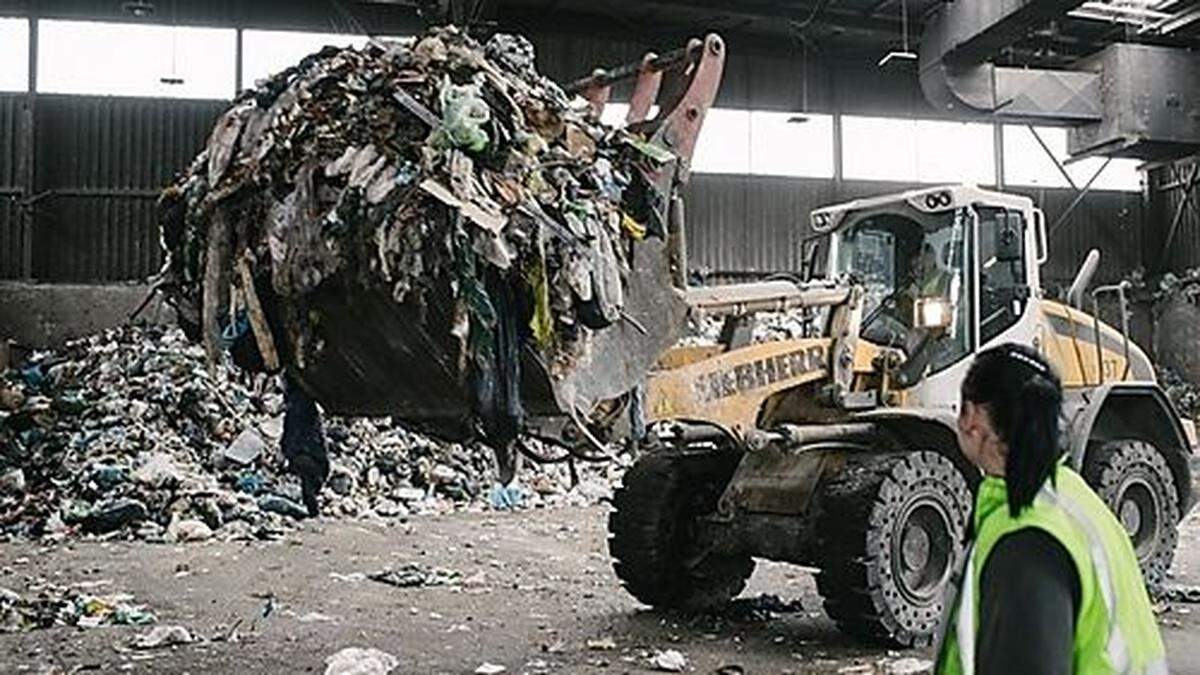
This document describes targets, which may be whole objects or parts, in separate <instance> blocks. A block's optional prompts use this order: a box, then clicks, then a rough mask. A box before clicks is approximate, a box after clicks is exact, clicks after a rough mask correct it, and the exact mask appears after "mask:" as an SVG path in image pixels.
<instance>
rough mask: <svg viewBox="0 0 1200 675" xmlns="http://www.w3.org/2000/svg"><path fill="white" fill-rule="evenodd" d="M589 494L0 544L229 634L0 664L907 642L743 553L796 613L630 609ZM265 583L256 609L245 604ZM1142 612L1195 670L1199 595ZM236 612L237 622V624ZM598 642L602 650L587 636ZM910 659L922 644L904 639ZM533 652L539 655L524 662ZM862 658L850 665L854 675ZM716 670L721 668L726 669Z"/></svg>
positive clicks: (464, 668)
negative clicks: (203, 531) (886, 638)
mask: <svg viewBox="0 0 1200 675" xmlns="http://www.w3.org/2000/svg"><path fill="white" fill-rule="evenodd" d="M605 518H606V508H605V507H593V508H563V509H555V510H546V511H527V512H521V513H515V514H454V515H446V516H428V517H419V518H413V519H412V520H411V521H409V522H408V523H406V524H402V525H396V526H392V527H383V526H378V525H368V524H355V523H345V522H337V523H335V522H316V523H312V524H309V525H307V526H306V527H305V529H303V530H302V531H299V532H297V533H295V534H293V535H290V536H288V537H287V538H286V539H285V540H284V541H281V542H275V543H254V544H243V543H217V542H210V543H205V544H191V545H187V546H170V545H150V544H144V543H125V542H118V543H78V544H74V545H70V546H57V547H53V548H45V549H43V548H41V547H38V546H33V545H29V544H4V545H0V587H9V588H15V589H18V590H19V589H22V588H23V587H24V585H25V582H26V579H27V577H28V576H30V575H33V576H44V577H47V578H48V579H49V580H51V581H53V582H55V583H59V584H66V583H71V582H78V581H97V580H111V582H112V583H111V584H110V585H107V586H105V587H104V588H105V591H104V592H117V591H125V592H131V593H134V594H135V595H136V600H137V602H144V603H148V604H149V605H150V607H151V608H152V609H153V610H154V611H155V612H156V613H157V614H158V616H159V620H160V623H164V624H181V625H184V626H186V627H188V628H189V629H190V630H192V631H193V632H195V633H198V634H200V635H203V636H205V637H206V638H212V637H213V636H216V635H220V634H225V633H228V631H229V629H230V626H232V625H235V624H238V625H239V627H238V629H237V632H238V634H239V635H240V640H238V641H236V642H224V641H212V640H211V639H210V640H206V641H204V642H200V643H197V644H192V645H184V646H178V647H174V648H168V649H163V650H157V651H149V652H140V653H134V652H130V651H129V650H128V649H127V645H128V643H129V641H130V640H131V639H132V637H133V636H134V635H136V634H137V633H138V632H140V631H142V630H144V629H140V628H136V627H123V626H121V627H105V628H92V629H87V630H81V629H74V628H56V629H50V630H41V631H35V632H29V633H23V634H16V635H0V672H2V673H8V672H25V671H37V670H39V669H43V668H45V667H46V666H48V665H53V666H57V667H58V668H61V669H62V671H66V672H70V671H72V670H73V669H79V670H84V671H87V672H154V673H185V672H186V673H202V672H204V673H208V672H215V673H249V672H256V673H306V672H311V673H321V672H323V670H324V661H325V659H326V657H328V656H329V655H330V654H333V653H334V652H336V651H338V650H339V649H342V648H344V647H348V646H361V647H375V648H379V649H382V650H384V651H387V652H390V653H392V654H394V655H395V656H397V657H398V659H399V662H400V666H399V667H398V668H397V669H396V671H394V672H400V673H472V672H474V671H475V670H476V668H477V667H479V666H480V665H481V664H482V663H484V662H485V661H486V662H490V663H493V664H498V665H503V666H505V667H506V668H507V670H506V672H507V673H522V672H541V669H538V668H530V667H529V664H531V663H532V664H534V665H535V666H539V665H542V663H544V665H545V666H546V669H547V671H548V672H552V673H626V672H630V673H636V672H646V671H647V670H648V666H647V663H648V662H647V655H649V654H652V653H653V652H654V651H655V650H659V649H676V650H678V651H680V652H682V653H683V654H684V655H686V657H687V660H688V666H689V672H695V673H713V672H715V671H717V669H719V668H720V667H722V666H732V665H737V666H741V667H742V668H743V669H744V670H743V671H741V672H746V673H836V672H838V671H839V669H843V668H846V667H847V666H851V665H854V664H863V665H868V666H874V667H878V668H879V672H886V670H885V669H884V667H885V666H883V667H881V666H880V664H886V663H887V662H894V661H895V660H896V659H898V658H903V657H905V656H909V654H897V653H895V652H892V653H890V654H889V653H888V652H887V650H885V649H881V648H879V647H871V646H865V645H860V644H855V643H854V642H853V641H852V640H850V639H848V638H846V637H844V636H843V635H841V634H839V633H838V632H837V631H836V630H835V629H834V627H833V625H832V624H831V623H830V622H829V621H828V620H827V619H826V618H824V616H823V615H821V613H820V600H819V598H818V597H817V595H816V590H815V587H814V584H813V580H812V576H811V575H810V574H808V573H807V572H805V571H804V570H802V569H799V568H795V567H790V566H786V565H779V564H773V563H760V564H759V567H758V570H757V571H756V572H755V575H754V577H753V579H752V580H751V584H750V586H749V588H748V589H747V591H746V593H745V594H744V595H748V596H754V595H758V594H762V593H775V594H778V595H781V596H782V597H783V598H784V599H785V600H790V599H795V598H799V599H800V600H801V601H802V603H803V606H804V607H805V608H806V610H808V611H806V612H802V613H799V614H789V615H785V616H784V617H782V618H779V619H775V620H772V621H769V622H766V621H760V620H753V619H745V618H743V619H741V620H717V619H711V618H708V619H694V618H686V617H680V616H674V615H663V614H659V613H655V612H652V611H649V610H646V609H645V608H642V607H640V606H639V605H638V604H637V603H636V602H635V601H634V600H633V599H632V598H630V597H629V596H628V595H626V594H625V593H624V592H623V591H622V590H621V588H620V586H619V585H618V583H617V580H616V578H615V577H614V575H613V573H612V570H611V568H610V566H609V562H608V559H607V555H606V550H605V529H604V528H605ZM410 561H415V562H420V563H422V564H424V565H428V566H433V567H441V568H448V569H452V570H457V571H459V572H461V573H462V575H463V576H464V578H465V579H466V583H464V584H463V585H461V586H457V587H446V586H442V587H422V588H397V587H392V586H388V585H384V584H381V583H378V582H374V581H369V580H360V581H354V580H346V579H344V578H342V579H339V578H338V577H337V575H348V574H352V573H355V572H366V573H370V572H375V571H378V570H380V569H382V568H384V567H388V566H389V565H390V566H396V565H398V564H401V563H404V562H410ZM1175 572H1176V579H1175V581H1177V582H1179V583H1193V584H1194V583H1200V518H1197V517H1196V516H1195V515H1193V517H1192V518H1190V519H1189V520H1188V521H1187V523H1186V524H1185V526H1184V530H1183V532H1182V533H1181V547H1180V552H1179V555H1178V556H1177V558H1176V565H1175ZM268 595H271V596H273V598H274V600H273V601H270V602H272V603H273V607H272V608H271V611H270V613H269V615H268V616H266V617H265V618H264V617H263V616H262V614H263V610H264V606H265V605H266V604H268V602H269V601H268V600H266V599H264V598H266V597H267V596H268ZM1192 609H1193V608H1191V607H1188V606H1186V605H1181V606H1177V607H1176V608H1174V609H1173V610H1171V611H1169V612H1168V613H1166V614H1164V615H1163V616H1162V617H1160V619H1161V622H1162V624H1163V634H1164V637H1165V639H1166V642H1167V649H1168V652H1169V655H1170V660H1171V665H1172V672H1174V673H1200V639H1197V638H1200V606H1197V607H1195V608H1194V609H1195V612H1194V613H1193V612H1192V611H1191V610H1192ZM238 622H240V624H239V623H238ZM605 638H611V640H612V642H615V649H609V650H597V649H589V648H588V646H587V642H588V641H589V640H603V639H605ZM911 656H916V657H923V656H926V655H925V654H922V653H914V654H911ZM539 662H542V663H539ZM872 671H873V668H867V669H865V670H864V671H859V672H872ZM727 672H739V671H736V670H731V671H727Z"/></svg>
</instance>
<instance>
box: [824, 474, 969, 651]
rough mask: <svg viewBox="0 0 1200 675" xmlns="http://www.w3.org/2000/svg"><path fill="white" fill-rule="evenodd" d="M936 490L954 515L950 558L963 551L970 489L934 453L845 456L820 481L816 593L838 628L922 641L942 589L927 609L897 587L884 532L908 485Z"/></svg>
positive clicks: (937, 612)
mask: <svg viewBox="0 0 1200 675" xmlns="http://www.w3.org/2000/svg"><path fill="white" fill-rule="evenodd" d="M919 489H934V490H937V491H938V494H940V495H941V497H942V500H943V501H944V502H945V504H946V505H947V506H948V507H950V508H948V509H947V510H948V512H950V513H951V514H955V519H954V522H953V523H952V527H953V528H954V532H953V534H954V537H955V544H954V549H953V551H954V557H953V558H952V560H951V564H952V565H953V564H954V563H956V562H957V560H958V559H959V557H961V556H962V555H963V548H964V547H963V541H964V539H965V532H966V527H967V520H968V518H969V517H970V509H971V493H970V490H969V488H968V487H967V482H966V480H965V479H964V477H963V476H962V474H961V473H959V471H958V469H957V468H955V466H954V464H952V463H951V462H950V460H949V459H947V458H946V457H944V456H943V455H940V454H938V453H935V452H929V451H923V452H910V453H894V454H872V455H851V456H850V457H849V458H848V459H847V463H846V466H845V468H844V469H843V470H842V471H841V472H840V473H838V474H836V475H835V476H833V477H832V478H831V479H830V480H829V481H828V482H827V483H826V484H825V486H824V489H823V493H822V499H823V504H822V509H821V514H820V515H819V517H818V518H819V519H818V524H817V531H818V533H819V534H818V536H819V539H820V542H819V545H820V546H821V550H822V555H823V560H822V564H821V570H820V572H818V574H817V590H818V591H819V592H820V594H821V596H822V597H823V598H824V600H825V603H824V604H825V612H826V613H827V614H828V615H829V617H830V618H831V619H833V620H834V622H835V623H837V624H838V626H839V628H841V629H842V630H844V631H846V632H847V633H850V634H852V635H856V636H859V637H863V638H866V639H868V640H872V641H878V642H884V643H889V644H895V645H900V646H906V647H909V646H911V647H924V646H928V645H929V644H930V643H931V642H932V639H933V633H934V632H935V631H936V628H937V624H938V620H939V619H940V616H941V605H942V601H941V593H938V594H937V600H936V601H935V602H933V603H932V604H930V605H928V606H918V605H915V604H913V603H911V602H909V601H908V600H907V599H906V598H905V597H904V596H903V595H902V594H901V592H900V590H899V589H898V588H897V586H896V583H897V582H896V580H895V579H894V578H893V574H892V566H891V548H890V537H891V535H892V534H894V532H895V529H896V528H895V519H896V517H898V514H899V511H900V510H901V509H902V507H903V505H904V504H905V502H906V501H907V500H908V499H909V498H910V497H911V495H912V493H913V490H919Z"/></svg>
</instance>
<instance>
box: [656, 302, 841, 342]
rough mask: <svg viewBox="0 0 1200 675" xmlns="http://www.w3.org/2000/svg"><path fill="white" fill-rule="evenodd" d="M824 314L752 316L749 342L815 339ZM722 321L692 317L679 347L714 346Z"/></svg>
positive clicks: (794, 312)
mask: <svg viewBox="0 0 1200 675" xmlns="http://www.w3.org/2000/svg"><path fill="white" fill-rule="evenodd" d="M826 315H827V312H825V311H822V310H813V309H796V310H791V311H786V312H759V313H757V314H755V315H754V328H753V330H752V332H751V337H750V341H751V342H753V343H755V344H759V343H763V342H776V341H779V340H798V339H801V338H806V337H819V336H820V331H821V327H822V326H823V325H824V321H825V319H826ZM724 323H725V320H724V319H723V318H718V317H712V316H698V317H696V316H693V317H691V318H690V319H689V321H688V324H687V330H686V331H685V332H684V336H683V338H682V339H681V340H680V344H683V345H688V346H703V345H714V344H717V343H718V342H720V340H721V328H722V326H723V325H724Z"/></svg>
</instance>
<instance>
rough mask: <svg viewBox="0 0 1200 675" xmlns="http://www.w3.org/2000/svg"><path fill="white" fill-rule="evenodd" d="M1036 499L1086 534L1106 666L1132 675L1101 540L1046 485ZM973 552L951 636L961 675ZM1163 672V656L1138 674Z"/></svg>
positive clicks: (966, 663)
mask: <svg viewBox="0 0 1200 675" xmlns="http://www.w3.org/2000/svg"><path fill="white" fill-rule="evenodd" d="M1037 498H1038V499H1042V500H1045V502H1047V503H1048V504H1050V505H1051V506H1055V507H1058V508H1059V509H1061V511H1062V512H1064V513H1066V514H1067V515H1068V516H1070V518H1071V520H1072V521H1074V522H1075V523H1076V524H1077V525H1078V526H1079V527H1080V529H1081V530H1082V532H1083V533H1084V534H1085V535H1086V537H1087V540H1088V548H1089V552H1090V553H1091V558H1092V565H1093V566H1094V568H1095V570H1096V576H1097V578H1098V582H1099V584H1100V593H1101V595H1102V596H1103V598H1104V604H1105V607H1106V609H1107V611H1108V623H1109V627H1108V643H1107V645H1106V649H1105V651H1106V654H1107V655H1108V659H1109V663H1110V665H1111V666H1112V667H1113V669H1114V670H1115V671H1116V672H1118V673H1127V674H1130V675H1134V674H1133V672H1132V665H1131V663H1130V657H1129V645H1128V643H1127V642H1126V641H1125V636H1124V635H1123V634H1122V633H1121V627H1120V619H1119V617H1118V615H1117V598H1116V594H1115V593H1114V592H1113V588H1114V586H1113V581H1112V576H1111V572H1110V570H1111V567H1110V565H1109V561H1108V551H1107V549H1106V548H1105V546H1104V541H1103V539H1101V537H1100V533H1099V532H1097V531H1096V528H1095V526H1094V525H1093V524H1092V522H1091V520H1090V519H1089V518H1088V517H1087V514H1086V513H1085V512H1084V510H1083V509H1082V508H1081V507H1080V506H1079V505H1078V504H1076V503H1075V502H1073V501H1071V500H1070V499H1069V498H1066V497H1064V496H1062V495H1060V494H1059V493H1058V492H1057V491H1056V490H1054V489H1053V488H1052V487H1050V485H1049V483H1047V484H1046V485H1044V486H1043V487H1042V489H1041V490H1040V491H1039V492H1038V496H1037ZM976 550H977V547H976V546H974V545H972V546H971V550H970V552H969V553H968V557H967V564H966V568H965V571H964V574H963V582H962V588H961V589H960V590H959V603H958V610H957V613H956V619H957V626H956V629H955V637H956V639H957V642H958V645H957V646H958V657H959V662H960V664H959V665H960V667H961V670H962V673H963V675H975V638H976V625H975V608H976V605H978V602H977V601H976V599H975V592H976V588H975V587H976V583H975V558H976ZM939 651H940V649H939ZM1167 673H1168V669H1167V662H1166V657H1165V656H1163V657H1162V658H1159V659H1155V660H1154V661H1152V662H1150V663H1148V664H1146V667H1145V669H1144V670H1142V671H1141V674H1142V675H1166V674H1167Z"/></svg>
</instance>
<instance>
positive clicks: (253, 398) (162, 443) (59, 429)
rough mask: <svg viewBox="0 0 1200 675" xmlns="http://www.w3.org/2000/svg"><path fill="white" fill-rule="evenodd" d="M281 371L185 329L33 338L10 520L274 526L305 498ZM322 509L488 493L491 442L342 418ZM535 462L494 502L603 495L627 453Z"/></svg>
mask: <svg viewBox="0 0 1200 675" xmlns="http://www.w3.org/2000/svg"><path fill="white" fill-rule="evenodd" d="M278 379H279V378H276V377H273V376H266V375H258V376H250V375H246V374H244V373H240V372H238V371H234V370H231V369H228V368H225V367H218V368H216V369H214V370H213V371H211V372H210V370H209V369H208V367H207V366H206V363H205V358H204V354H203V350H202V349H201V348H200V347H198V346H196V345H192V344H189V342H188V341H187V339H186V338H185V337H184V335H183V333H182V332H181V331H179V330H178V329H165V328H157V327H150V328H140V327H124V328H119V329H114V330H111V331H108V332H106V333H104V334H100V335H96V336H92V337H90V338H86V339H83V340H79V341H76V342H73V343H71V344H69V345H68V346H67V347H65V348H64V349H62V350H60V351H56V352H46V353H38V354H35V355H34V357H32V358H31V359H30V360H29V361H28V362H27V363H26V364H25V365H24V366H22V367H20V368H17V369H12V370H9V371H8V372H7V373H5V374H3V375H0V533H4V534H9V535H18V536H44V535H71V534H94V535H106V534H108V533H112V532H120V533H133V534H136V535H137V536H138V537H139V538H142V539H147V540H152V541H199V540H205V539H209V538H212V537H217V538H221V539H250V538H273V537H275V536H277V535H278V534H280V533H281V532H282V531H283V529H284V528H285V527H286V526H287V525H288V524H289V523H291V522H292V521H293V520H294V519H296V518H302V517H305V516H306V515H307V514H306V512H305V509H304V507H303V506H301V504H300V494H299V492H300V488H299V486H298V485H297V483H296V482H295V480H294V479H293V477H292V476H291V475H290V474H287V473H285V471H284V462H283V459H282V456H281V453H280V451H279V444H278V438H279V436H280V434H281V430H282V413H283V409H282V406H283V396H282V390H281V388H280V386H279V384H278ZM325 431H326V436H327V446H328V448H329V454H330V460H331V463H332V465H333V471H332V474H331V476H330V479H329V481H328V483H327V484H326V486H325V490H324V493H323V495H322V502H323V507H322V512H323V513H325V514H328V515H331V516H333V517H372V518H384V519H388V518H396V517H402V516H406V515H408V514H410V513H422V512H444V511H448V510H451V509H455V508H462V507H464V506H468V505H473V506H476V507H480V508H486V507H487V506H488V503H489V499H490V498H491V497H492V494H491V493H492V491H494V489H495V488H494V487H493V485H492V483H493V481H494V476H495V470H494V461H493V458H492V455H491V452H490V451H489V450H488V449H486V448H485V447H482V446H463V445H456V444H448V443H441V442H437V441H434V440H431V439H429V438H428V437H425V436H422V435H421V434H418V433H415V432H412V431H409V430H407V429H405V428H404V427H402V426H399V425H397V424H393V423H392V422H391V421H390V420H387V419H362V418H358V419H342V418H332V419H330V420H327V424H326V429H325ZM579 468H580V472H581V479H580V480H581V482H580V484H579V485H578V486H576V487H574V488H572V487H571V485H570V482H569V479H568V476H567V469H566V467H562V466H551V467H540V466H539V467H536V468H535V470H532V471H526V472H523V475H522V483H521V484H520V485H523V486H526V487H521V486H515V487H509V488H508V489H507V490H505V491H504V492H505V495H506V499H507V501H506V502H505V503H504V504H502V505H501V504H498V505H497V506H515V505H523V506H538V505H544V504H548V503H549V504H553V503H562V502H566V503H586V502H594V501H596V500H597V499H601V498H603V497H604V496H605V495H606V494H607V491H608V489H609V487H610V486H611V484H612V481H613V480H615V478H616V475H617V472H618V471H619V470H620V468H619V467H618V466H615V465H614V466H610V467H598V466H597V467H593V466H580V467H579Z"/></svg>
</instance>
